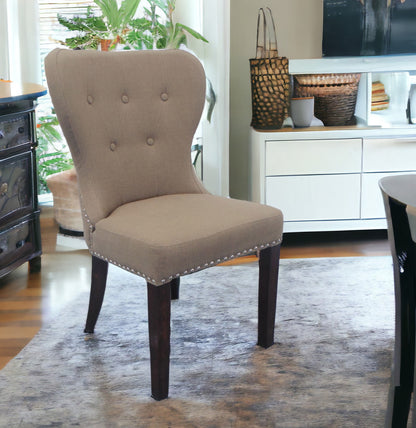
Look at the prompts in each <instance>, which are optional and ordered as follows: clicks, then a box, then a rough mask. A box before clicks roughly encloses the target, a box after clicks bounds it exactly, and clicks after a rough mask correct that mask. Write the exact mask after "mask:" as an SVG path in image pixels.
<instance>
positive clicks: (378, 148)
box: [363, 137, 416, 172]
mask: <svg viewBox="0 0 416 428" xmlns="http://www.w3.org/2000/svg"><path fill="white" fill-rule="evenodd" d="M415 169H416V137H415V138H382V139H364V141H363V171H364V172H382V171H414V170H415Z"/></svg>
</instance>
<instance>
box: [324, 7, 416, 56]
mask: <svg viewBox="0 0 416 428" xmlns="http://www.w3.org/2000/svg"><path fill="white" fill-rule="evenodd" d="M323 13H324V16H323V36H322V55H323V56H326V57H333V56H362V55H394V54H416V0H324V10H323Z"/></svg>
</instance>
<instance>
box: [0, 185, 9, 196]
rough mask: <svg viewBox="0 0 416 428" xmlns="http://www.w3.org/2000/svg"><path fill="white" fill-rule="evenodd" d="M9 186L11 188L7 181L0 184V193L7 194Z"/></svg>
mask: <svg viewBox="0 0 416 428" xmlns="http://www.w3.org/2000/svg"><path fill="white" fill-rule="evenodd" d="M8 188H9V186H8V185H7V183H3V184H2V185H1V186H0V195H1V196H4V195H6V194H7V190H8Z"/></svg>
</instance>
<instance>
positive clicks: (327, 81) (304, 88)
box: [293, 74, 361, 126]
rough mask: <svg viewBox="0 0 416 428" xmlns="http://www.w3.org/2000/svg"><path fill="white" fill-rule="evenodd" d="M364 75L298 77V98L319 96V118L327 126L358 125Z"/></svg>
mask: <svg viewBox="0 0 416 428" xmlns="http://www.w3.org/2000/svg"><path fill="white" fill-rule="evenodd" d="M360 77H361V75H360V74H303V75H297V76H294V95H293V96H294V97H315V116H316V117H317V118H318V119H320V120H322V122H323V123H324V125H326V126H344V125H351V124H353V123H354V110H355V103H356V101H357V91H358V84H359V82H360Z"/></svg>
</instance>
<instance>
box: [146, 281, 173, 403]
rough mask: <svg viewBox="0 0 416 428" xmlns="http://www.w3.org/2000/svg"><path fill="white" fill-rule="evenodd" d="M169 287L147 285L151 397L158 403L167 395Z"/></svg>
mask: <svg viewBox="0 0 416 428" xmlns="http://www.w3.org/2000/svg"><path fill="white" fill-rule="evenodd" d="M171 287H172V282H169V283H167V284H164V285H159V286H157V285H153V284H150V283H147V306H148V316H149V345H150V373H151V382H152V397H153V398H154V399H155V400H158V401H159V400H163V399H165V398H167V397H168V394H169V359H170V358H169V357H170V301H171Z"/></svg>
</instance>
